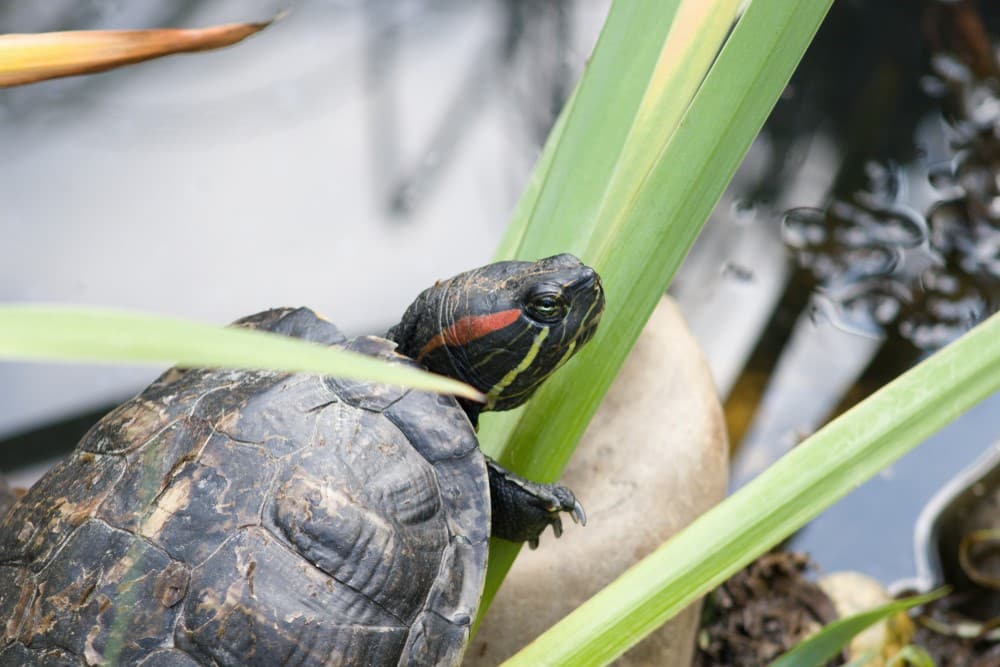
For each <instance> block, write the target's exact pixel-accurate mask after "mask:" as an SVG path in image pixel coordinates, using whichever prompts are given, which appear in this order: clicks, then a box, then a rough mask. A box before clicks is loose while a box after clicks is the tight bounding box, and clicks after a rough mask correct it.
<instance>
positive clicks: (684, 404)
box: [464, 299, 728, 667]
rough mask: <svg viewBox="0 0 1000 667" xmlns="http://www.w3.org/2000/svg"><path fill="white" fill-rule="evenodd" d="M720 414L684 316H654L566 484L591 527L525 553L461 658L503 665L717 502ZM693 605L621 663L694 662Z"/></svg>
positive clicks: (667, 309) (722, 453)
mask: <svg viewBox="0 0 1000 667" xmlns="http://www.w3.org/2000/svg"><path fill="white" fill-rule="evenodd" d="M727 450H728V445H727V440H726V434H725V426H724V422H723V417H722V411H721V408H720V406H719V401H718V398H717V396H716V391H715V387H714V385H713V383H712V378H711V376H710V374H709V371H708V368H707V366H706V364H705V361H704V358H703V356H702V353H701V350H700V348H699V347H698V344H697V342H696V341H695V339H694V337H693V336H692V335H691V333H690V331H689V330H688V328H687V325H686V324H685V323H684V321H683V318H682V317H681V315H680V313H679V311H678V310H677V308H676V306H675V305H674V303H673V301H671V300H670V299H664V300H663V301H662V302H661V304H660V305H659V306H658V307H657V309H656V311H654V313H653V315H652V317H651V318H650V320H649V324H647V326H646V329H645V330H644V331H643V333H642V335H641V336H640V337H639V340H638V341H637V342H636V345H635V347H634V349H633V351H632V354H631V355H630V356H629V358H628V360H627V361H626V362H625V365H624V367H623V368H622V371H621V373H620V374H619V376H618V378H617V379H616V380H615V383H614V384H613V385H612V387H611V389H610V391H609V392H608V395H607V397H606V398H605V401H604V403H603V405H602V406H601V408H600V410H599V411H598V412H597V414H596V415H595V417H594V420H593V421H592V422H591V425H590V428H589V429H588V430H587V433H586V435H585V436H584V438H583V441H582V442H581V444H580V446H579V448H578V449H577V451H576V453H575V454H574V456H573V460H572V461H571V462H570V464H569V466H568V467H567V469H566V471H565V473H564V475H563V477H562V480H561V481H562V483H564V484H566V485H567V486H569V487H570V488H571V489H573V490H574V491H575V492H576V494H577V495H578V497H579V498H580V499H581V501H582V503H583V504H584V506H585V507H586V509H587V514H588V523H587V526H586V527H584V528H580V527H578V526H575V525H571V526H568V527H567V530H566V534H565V535H564V536H563V538H562V539H561V540H560V541H559V542H558V543H552V542H550V543H549V544H543V545H542V547H541V548H539V549H538V550H536V551H529V550H527V549H524V550H522V552H521V555H520V557H519V558H518V560H517V562H516V563H515V565H514V567H513V569H512V570H511V572H510V574H509V575H508V577H507V580H506V581H505V582H504V585H503V587H502V588H501V590H500V592H499V594H498V595H497V597H496V599H495V601H494V603H493V605H492V607H491V608H490V611H489V613H488V614H487V615H486V618H485V619H484V621H483V624H482V626H481V627H480V630H479V633H478V634H477V636H476V638H475V639H474V640H473V642H472V644H471V645H470V647H469V649H468V651H467V652H466V657H465V663H464V664H465V665H470V666H475V667H480V666H485V665H496V664H499V663H500V662H502V661H503V660H505V659H506V658H508V657H510V656H511V655H513V654H514V653H515V652H516V651H517V650H518V649H520V648H521V647H522V646H524V645H525V644H527V643H528V642H530V641H531V640H532V639H534V638H535V637H536V636H538V635H539V634H540V633H541V632H542V631H544V630H545V629H546V628H548V627H550V626H551V625H553V624H554V623H555V622H556V621H558V620H559V619H560V618H562V617H563V616H565V615H566V614H567V613H568V612H569V611H570V610H572V609H574V608H575V607H577V606H579V605H580V604H581V603H583V602H584V601H585V600H587V599H588V598H589V597H591V596H592V595H593V594H594V593H596V592H597V591H598V590H600V589H601V588H603V587H604V586H606V585H607V584H608V583H610V582H611V581H612V580H614V579H615V578H616V577H617V576H618V575H619V574H621V573H622V572H623V571H624V570H625V569H627V568H628V567H629V566H630V565H632V564H633V563H635V562H636V561H638V560H639V559H641V558H642V557H643V556H645V555H647V554H648V553H649V552H651V551H652V550H653V549H655V548H656V547H657V546H659V545H660V544H661V543H662V542H664V541H665V540H667V539H668V538H669V537H671V536H672V535H674V534H675V533H676V532H678V531H680V530H681V529H682V528H683V527H685V526H686V525H687V524H689V523H690V522H691V521H692V520H693V519H694V518H695V517H697V516H698V515H700V514H702V513H703V512H704V511H706V510H707V509H709V508H710V507H712V506H713V505H714V504H716V503H717V502H718V501H719V500H721V499H722V498H723V497H724V495H725V492H726V482H727ZM697 623H698V609H695V608H691V609H688V610H686V611H685V612H684V613H682V614H680V615H678V616H677V617H676V618H674V619H673V620H671V621H670V622H669V623H667V624H666V625H665V626H664V627H663V628H661V629H660V630H658V631H657V632H656V633H654V634H653V635H651V636H650V637H648V638H647V639H646V640H645V641H643V642H642V643H640V644H639V645H637V646H636V647H635V648H633V649H632V650H631V651H629V652H628V653H627V654H625V655H624V656H623V657H622V658H620V659H619V661H618V662H617V663H616V664H618V665H625V666H628V667H638V666H640V665H650V666H652V665H656V666H658V667H662V666H667V667H669V666H671V665H683V666H685V667H686V666H687V665H690V664H691V658H692V654H693V647H694V639H695V633H696V630H697Z"/></svg>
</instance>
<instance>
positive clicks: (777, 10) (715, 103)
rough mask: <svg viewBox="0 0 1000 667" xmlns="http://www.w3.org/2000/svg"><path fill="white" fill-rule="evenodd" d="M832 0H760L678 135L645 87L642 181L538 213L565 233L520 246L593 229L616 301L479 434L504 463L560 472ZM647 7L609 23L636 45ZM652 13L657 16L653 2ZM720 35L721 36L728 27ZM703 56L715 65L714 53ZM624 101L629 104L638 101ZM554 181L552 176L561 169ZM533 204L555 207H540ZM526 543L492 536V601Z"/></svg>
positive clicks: (639, 159) (638, 111)
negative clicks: (570, 213) (531, 393)
mask: <svg viewBox="0 0 1000 667" xmlns="http://www.w3.org/2000/svg"><path fill="white" fill-rule="evenodd" d="M830 2H831V0H820V1H816V0H811V1H799V2H794V1H792V0H755V1H754V2H753V3H752V4H751V5H750V6H749V8H748V9H747V10H746V12H745V13H744V15H743V16H742V18H741V19H740V21H739V23H738V24H737V25H736V27H735V29H734V30H733V32H732V34H731V35H730V37H729V39H728V40H727V41H726V42H725V46H724V48H723V49H722V51H721V53H720V54H719V55H718V58H717V59H716V61H715V63H714V65H712V68H711V71H710V72H709V74H708V76H707V78H706V79H705V81H704V83H703V84H702V85H701V87H700V88H698V90H697V93H696V95H695V97H694V99H693V101H691V103H690V105H687V104H686V102H685V101H684V100H683V97H681V101H680V102H679V103H680V104H683V105H684V106H685V107H686V108H687V110H686V112H685V113H684V115H683V116H682V117H681V120H680V123H679V124H678V126H677V129H676V130H675V131H674V132H673V133H672V134H670V135H669V136H667V135H666V133H664V132H662V131H656V130H655V129H653V128H652V127H651V126H647V125H644V124H643V123H638V122H636V118H638V117H640V116H643V117H645V116H646V115H647V114H646V113H645V112H646V110H648V109H658V108H660V105H662V104H664V100H668V99H670V97H671V93H670V92H669V90H668V89H660V88H658V87H657V86H656V85H654V84H653V83H649V85H648V86H647V88H645V89H644V90H643V96H642V98H641V99H640V100H639V101H638V102H637V103H636V106H635V110H634V112H633V114H632V117H631V120H630V124H629V128H630V131H631V130H634V131H631V133H626V137H627V140H628V141H631V142H634V143H630V144H628V145H626V146H625V147H623V148H621V149H620V153H621V155H626V156H627V157H628V160H627V164H626V163H625V162H623V163H621V164H618V163H617V156H616V157H615V160H616V165H617V166H616V168H617V169H621V170H627V173H629V174H631V175H633V176H636V178H637V180H636V181H635V182H634V183H633V184H632V189H631V190H628V189H626V188H625V182H624V181H623V180H621V179H617V180H616V179H614V178H612V177H610V176H607V175H606V178H608V180H609V183H611V182H613V187H610V188H609V191H608V192H607V193H602V195H601V197H600V205H599V210H600V214H601V217H600V220H599V221H598V222H597V224H595V225H593V226H592V227H587V225H586V223H585V221H580V220H575V219H572V218H563V217H559V211H558V209H552V210H551V211H550V213H551V214H552V215H554V216H556V217H554V218H552V219H547V218H544V217H538V214H537V213H536V214H534V217H532V219H531V221H530V225H531V226H533V227H534V226H542V227H551V228H556V227H559V228H561V230H562V231H560V232H559V235H557V234H556V232H554V231H549V232H547V233H546V234H545V235H543V237H544V238H543V237H542V236H539V237H538V238H539V240H537V241H535V240H533V239H535V238H536V237H535V236H533V235H531V234H525V235H523V237H522V238H523V241H522V243H521V245H520V248H519V250H518V253H519V255H520V256H523V257H529V256H537V255H542V254H547V253H549V252H553V251H555V250H556V247H549V246H546V245H544V243H547V242H548V241H547V239H559V242H560V243H566V241H565V239H566V238H570V237H571V236H572V234H573V228H574V227H578V226H584V227H587V229H589V230H590V232H591V233H590V235H589V239H588V240H587V245H586V250H585V251H584V253H583V257H584V259H585V260H587V261H588V262H590V263H591V264H592V265H593V266H595V267H596V268H597V269H598V271H599V272H600V273H601V275H602V277H603V279H604V284H605V289H606V292H607V309H606V312H605V315H604V318H603V320H602V323H601V326H600V327H599V328H598V332H597V335H596V336H595V338H594V341H593V342H591V343H590V344H589V346H588V348H587V349H584V350H583V351H582V352H581V353H580V354H579V355H578V358H577V359H575V360H573V361H572V362H570V363H569V364H567V366H566V368H565V369H563V370H561V371H560V372H559V374H557V375H556V377H554V378H552V379H551V380H549V381H548V383H547V384H546V385H545V386H543V387H542V388H541V389H540V390H539V391H538V393H537V394H536V395H535V397H534V398H533V399H532V401H531V402H530V403H529V404H528V405H527V406H526V407H525V408H524V409H522V410H520V411H518V412H515V413H511V414H502V415H498V416H487V417H485V418H484V420H483V429H482V431H481V435H480V439H481V441H482V442H483V444H484V449H486V450H487V451H488V452H489V453H490V454H491V455H493V456H495V457H496V458H498V459H499V460H500V461H501V462H502V463H503V464H504V465H506V466H508V467H510V468H512V469H513V470H516V471H518V472H520V473H522V474H525V475H527V476H528V477H530V478H532V479H538V480H543V481H551V480H554V479H556V478H557V477H558V476H559V474H560V472H561V471H562V468H563V467H564V466H565V464H566V462H567V461H568V459H569V456H570V454H571V453H572V451H573V448H574V447H575V446H576V443H577V441H578V440H579V438H580V436H581V435H582V434H583V431H584V429H585V428H586V425H587V423H588V422H589V420H590V418H591V416H592V415H593V413H594V412H595V411H596V409H597V406H598V405H599V404H600V401H601V399H602V398H603V396H604V393H605V392H606V391H607V388H608V387H609V386H610V384H611V382H612V380H613V379H614V377H615V375H616V374H617V372H618V369H619V368H620V367H621V364H622V363H623V362H624V360H625V357H626V356H627V354H628V351H629V350H630V349H631V346H632V344H633V343H634V342H635V339H636V338H637V337H638V335H639V332H640V331H641V330H642V327H643V326H644V324H645V322H646V320H647V319H648V318H649V315H650V313H651V312H652V310H653V308H654V307H655V305H656V303H657V301H658V300H659V298H660V296H661V295H662V294H663V292H664V290H665V289H666V287H667V285H668V284H669V281H670V279H671V277H672V276H673V274H674V272H675V271H676V269H677V267H678V266H679V265H680V263H681V261H682V260H683V258H684V256H685V254H686V253H687V250H688V249H689V248H690V246H691V244H692V243H693V242H694V239H695V238H696V236H697V234H698V231H699V230H700V229H701V225H702V224H703V223H704V220H706V219H707V217H708V214H709V213H710V212H711V209H712V207H713V206H714V205H715V202H716V201H717V200H718V198H719V197H720V196H721V194H722V191H723V190H724V189H725V186H726V185H727V184H728V182H729V180H730V178H731V177H732V174H733V173H734V172H735V170H736V167H737V166H738V165H739V162H740V160H741V159H742V157H743V155H744V154H745V153H746V150H747V149H748V147H749V145H750V143H751V141H752V140H753V138H754V136H755V135H756V133H757V131H758V130H759V129H760V127H761V126H762V125H763V122H764V120H765V118H766V117H767V114H768V113H769V112H770V110H771V108H772V107H773V105H774V103H775V101H776V100H777V99H778V96H779V95H780V94H781V91H782V90H783V89H784V86H785V84H786V83H787V81H788V79H789V77H790V76H791V74H792V71H793V70H794V68H795V65H796V64H797V63H798V61H799V59H800V58H801V56H802V54H803V53H804V52H805V49H806V47H807V46H808V44H809V42H810V40H811V39H812V35H813V34H814V33H815V32H816V30H817V28H818V27H819V24H820V22H821V21H822V19H823V16H824V15H825V13H826V11H827V9H828V8H829V5H830ZM693 3H694V4H697V3H698V0H693ZM653 4H655V3H653ZM685 4H686V3H685ZM640 5H642V6H643V7H647V6H648V5H645V4H643V3H634V4H633V3H632V2H630V1H629V0H625V1H624V2H622V1H619V2H616V3H615V4H614V5H613V7H612V11H611V14H610V15H609V18H608V24H607V27H606V29H605V32H607V31H609V30H611V29H612V28H613V27H614V26H616V25H618V23H616V22H615V19H616V18H617V13H616V12H619V11H621V12H623V13H627V14H628V16H629V17H631V19H632V20H634V21H636V22H637V24H636V25H629V27H630V28H631V29H632V31H631V32H629V33H628V34H627V37H623V38H622V39H623V40H625V42H626V43H631V42H638V41H644V40H645V39H646V38H648V39H650V40H653V39H656V38H657V35H659V34H660V33H659V32H658V31H659V30H662V28H661V27H660V26H658V24H656V22H655V21H653V20H651V19H647V20H646V21H644V22H642V21H640V18H639V17H637V16H636V15H634V14H633V13H632V12H635V11H637V10H636V9H635V7H638V6H640ZM629 8H631V9H629ZM649 11H650V13H651V14H652V12H653V11H654V10H653V9H649ZM679 12H680V10H678V14H679ZM718 20H719V17H718V16H711V17H707V18H706V19H705V22H704V23H703V25H704V26H707V29H708V31H709V33H710V34H712V35H715V34H717V31H718V25H717V24H716V21H718ZM718 34H719V39H720V40H721V39H722V37H723V36H724V35H725V31H721V32H718ZM639 36H641V37H642V38H643V39H639ZM601 40H602V41H601V42H599V44H598V49H597V50H596V51H595V54H594V56H593V59H592V63H591V67H596V66H597V65H598V64H600V63H601V59H602V58H605V57H606V58H616V59H618V67H619V69H621V70H623V71H629V70H630V69H631V67H630V66H631V61H630V60H629V55H628V53H627V51H626V50H622V51H614V50H610V49H609V50H607V51H602V50H601V46H602V45H603V44H605V43H606V40H605V36H604V35H602V38H601ZM607 43H617V42H611V41H608V42H607ZM663 48H665V47H663ZM692 48H693V47H692ZM661 50H662V49H661ZM657 53H659V51H658V52H657ZM699 62H702V63H704V66H705V67H707V66H708V64H709V63H710V62H711V58H707V59H706V58H702V59H700V60H699ZM646 72H647V76H648V77H651V76H652V72H653V65H651V64H649V66H648V68H647V70H646ZM588 74H589V72H588ZM684 80H685V81H687V79H684ZM585 93H586V88H585V85H584V83H581V87H580V90H579V96H578V99H576V100H575V102H574V106H573V109H572V111H571V113H572V114H577V113H580V109H581V108H584V107H585V106H587V105H588V104H595V105H596V104H606V99H607V98H601V96H600V95H599V91H597V92H595V93H594V95H595V97H594V98H593V99H589V98H585V97H584V94H585ZM625 105H626V108H628V100H626V101H625ZM653 116H655V114H653ZM653 116H650V117H653ZM565 123H566V125H565V130H563V132H562V136H561V142H565V141H569V140H570V138H571V136H572V135H571V128H572V124H573V119H572V118H568V119H567V120H566V121H565ZM594 131H595V132H598V130H597V129H595V130H594ZM560 146H561V143H560ZM559 158H560V149H557V150H554V151H553V152H552V158H551V159H552V163H551V164H550V165H543V166H545V167H546V168H547V169H548V170H549V171H550V172H555V170H556V169H557V168H558V164H557V162H558V160H559ZM589 167H590V164H589V163H587V162H580V163H578V164H576V165H575V169H576V171H577V172H578V173H580V174H581V176H580V178H581V179H583V175H582V174H583V173H585V172H586V171H587V170H588V168H589ZM597 168H599V167H597ZM549 181H550V182H553V181H552V178H551V177H550V179H549ZM587 182H588V183H589V181H587ZM548 185H549V184H548V183H546V184H544V185H543V186H542V188H541V190H542V192H541V193H540V194H538V195H537V196H538V197H539V198H540V199H541V198H543V197H545V196H546V192H545V188H546V186H548ZM577 194H580V193H577V191H576V190H567V189H566V188H563V189H562V190H560V189H558V188H557V189H556V191H555V194H554V195H548V196H555V197H563V198H572V197H574V196H576V195H577ZM523 209H525V207H522V209H519V210H523ZM534 210H548V209H543V207H542V206H541V204H539V206H538V207H536V209H534ZM580 214H581V215H586V214H587V212H586V211H583V212H581V213H580ZM514 224H517V223H516V222H515V223H514ZM578 243H579V242H577V244H578ZM569 397H572V399H571V400H570V399H569ZM626 446H627V445H626ZM517 551H518V547H517V546H515V545H512V544H509V543H505V542H500V541H496V542H495V543H494V544H493V545H492V547H491V551H490V568H489V572H488V574H487V582H486V590H485V594H484V599H485V600H486V603H485V604H484V605H483V607H484V608H485V606H486V604H488V602H489V600H490V599H491V598H492V595H493V594H494V592H495V591H496V589H497V588H498V587H499V584H500V581H501V580H502V579H503V576H504V575H505V574H506V572H507V569H508V568H509V567H510V564H511V563H512V562H513V559H514V557H515V556H516V554H517ZM480 613H481V614H482V613H483V609H481V610H480Z"/></svg>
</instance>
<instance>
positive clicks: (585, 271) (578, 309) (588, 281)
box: [387, 254, 604, 423]
mask: <svg viewBox="0 0 1000 667" xmlns="http://www.w3.org/2000/svg"><path fill="white" fill-rule="evenodd" d="M603 309H604V290H603V288H602V287H601V280H600V278H599V277H598V275H597V273H596V272H595V271H594V270H593V269H591V268H590V267H589V266H585V265H584V264H583V263H582V262H580V260H578V259H577V258H576V257H573V256H572V255H566V254H564V255H556V256H554V257H547V258H545V259H540V260H538V261H536V262H497V263H495V264H489V265H487V266H484V267H482V268H479V269H474V270H472V271H468V272H466V273H461V274H459V275H457V276H455V277H454V278H451V279H449V280H444V281H441V282H438V283H437V284H436V285H434V287H431V288H429V289H427V290H425V291H424V292H423V293H422V294H421V295H420V296H419V297H417V299H416V301H414V302H413V304H412V305H411V306H410V307H409V308H408V309H407V311H406V314H405V315H404V316H403V319H402V321H401V322H400V323H399V324H398V325H396V326H395V327H393V328H392V329H390V330H389V333H388V334H387V336H388V337H389V338H390V339H391V340H393V341H395V342H396V343H397V344H398V347H399V352H400V353H401V354H405V355H407V356H409V357H412V358H413V359H416V360H417V361H418V362H420V363H421V364H423V365H424V366H425V367H427V369H428V370H431V371H433V372H435V373H440V374H442V375H448V376H450V377H453V378H456V379H459V380H462V381H463V382H467V383H469V384H471V385H472V386H474V387H475V388H477V389H479V390H480V391H481V392H483V393H484V394H486V396H487V399H488V401H487V403H486V405H479V404H463V405H464V407H465V408H466V411H467V412H468V413H469V416H470V418H471V419H472V421H473V423H475V421H476V417H477V416H478V413H479V412H480V411H482V410H509V409H511V408H516V407H517V406H519V405H521V404H522V403H524V402H525V401H526V400H528V398H529V397H530V396H531V394H532V393H534V391H535V390H536V389H537V388H538V386H539V385H540V384H541V383H542V382H543V381H544V380H545V378H547V377H548V376H549V375H551V374H552V373H553V372H554V371H555V370H556V369H557V368H559V367H560V366H561V365H562V364H563V363H565V362H566V360H567V359H569V358H570V357H571V356H573V354H574V353H575V352H576V351H577V350H579V349H580V348H581V347H582V346H583V344H584V343H586V342H587V341H588V340H590V338H591V337H592V336H593V335H594V331H595V329H596V328H597V323H598V321H599V320H600V319H601V312H602V311H603Z"/></svg>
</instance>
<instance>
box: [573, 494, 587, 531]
mask: <svg viewBox="0 0 1000 667" xmlns="http://www.w3.org/2000/svg"><path fill="white" fill-rule="evenodd" d="M569 515H570V517H571V518H572V519H573V523H576V524H579V525H581V526H586V525H587V513H586V512H584V511H583V505H581V504H580V501H579V500H577V499H576V498H574V499H573V509H572V510H571V511H570V513H569Z"/></svg>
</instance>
